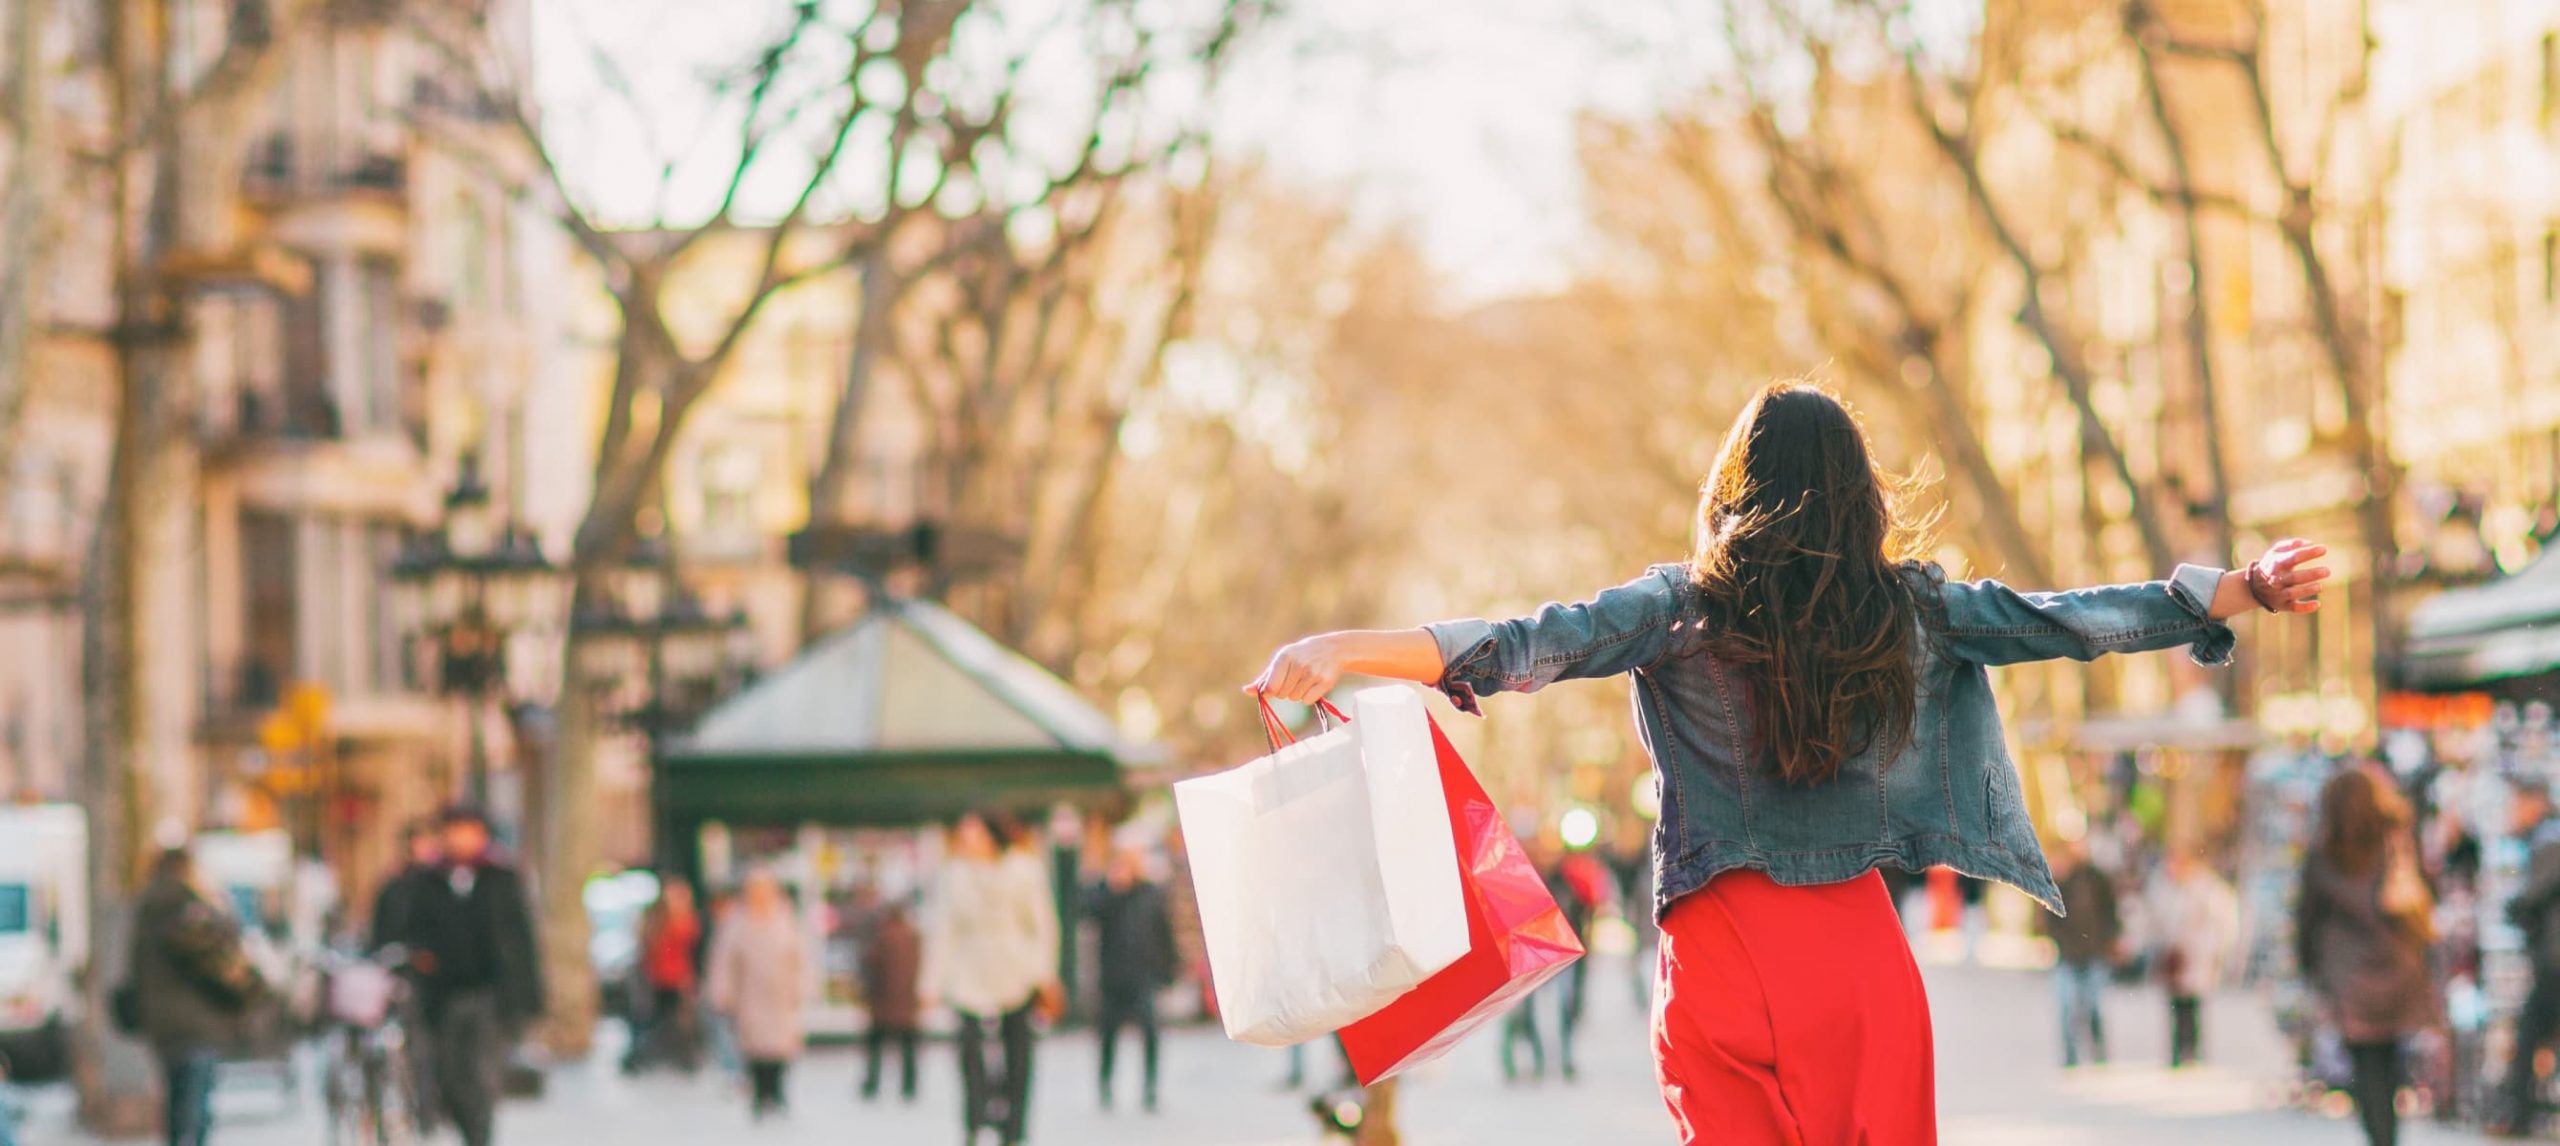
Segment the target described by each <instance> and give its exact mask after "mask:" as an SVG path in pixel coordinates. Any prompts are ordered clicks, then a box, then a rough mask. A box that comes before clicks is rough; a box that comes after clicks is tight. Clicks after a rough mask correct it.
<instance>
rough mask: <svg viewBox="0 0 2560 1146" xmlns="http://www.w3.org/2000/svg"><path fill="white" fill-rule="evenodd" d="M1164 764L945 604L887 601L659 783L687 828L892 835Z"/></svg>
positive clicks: (710, 716) (701, 734)
mask: <svg viewBox="0 0 2560 1146" xmlns="http://www.w3.org/2000/svg"><path fill="white" fill-rule="evenodd" d="M1155 759H1156V752H1155V751H1154V750H1153V748H1152V747H1151V746H1142V745H1133V744H1131V743H1129V742H1128V741H1126V740H1123V739H1122V738H1121V736H1120V731H1119V729H1118V727H1117V726H1115V725H1114V724H1113V723H1112V721H1111V719H1110V718H1109V717H1107V716H1104V715H1103V714H1102V713H1101V712H1100V711H1099V710H1097V709H1095V708H1094V707H1093V706H1092V705H1090V704H1087V703H1086V702H1085V701H1084V699H1083V698H1082V697H1080V696H1078V695H1076V692H1075V690H1074V689H1072V688H1069V687H1068V686H1067V684H1066V682H1064V681H1061V680H1059V679H1058V678H1057V677H1054V676H1051V675H1050V674H1049V672H1048V670H1046V669H1043V668H1041V667H1040V666H1039V665H1037V664H1034V663H1033V662H1032V661H1031V660H1030V658H1027V657H1025V656H1023V655H1022V654H1020V653H1017V652H1015V651H1013V650H1011V649H1009V648H1006V647H1005V646H1003V645H1001V644H998V643H997V642H996V641H995V639H994V638H992V637H989V636H988V635H986V634H985V633H983V632H980V631H979V630H978V629H977V627H975V626H973V625H971V624H969V623H968V622H967V621H964V620H961V619H960V618H959V617H958V616H956V615H954V614H953V613H951V612H950V611H949V610H947V609H944V608H942V607H941V606H939V605H935V604H932V603H929V602H924V601H907V600H896V599H884V600H882V601H880V602H879V603H878V604H876V605H875V606H874V607H873V608H872V609H871V610H870V611H869V612H867V613H865V614H864V615H863V617H862V619H861V620H859V621H857V622H855V623H854V624H853V625H852V626H851V627H850V628H847V629H844V630H842V631H840V632H837V633H835V634H833V635H831V636H828V637H827V638H826V639H824V640H822V641H820V642H818V643H817V644H815V645H812V646H811V647H810V648H809V649H808V650H807V651H805V652H803V653H802V654H801V655H800V656H799V658H798V659H796V660H794V661H792V662H791V663H790V664H788V665H785V666H783V667H782V668H781V669H779V670H777V671H775V672H773V673H771V674H768V675H767V676H765V677H764V678H763V679H761V680H758V681H757V682H756V683H754V684H752V685H750V686H748V687H747V688H745V689H743V690H741V691H739V692H738V693H737V694H736V695H734V696H731V697H730V698H728V699H727V700H725V701H722V702H721V703H720V704H719V705H717V706H716V707H714V708H713V709H712V710H711V711H710V712H708V713H706V714H704V716H703V718H702V720H701V722H700V723H699V724H697V725H696V726H695V727H694V731H693V732H692V734H691V735H689V736H686V737H683V738H681V739H679V740H677V741H676V742H675V743H674V744H672V745H671V746H670V747H669V748H668V749H667V750H666V752H665V754H664V755H663V756H662V757H661V759H660V762H659V773H658V775H659V782H660V783H661V784H664V785H665V786H666V791H665V793H664V800H665V804H664V807H665V811H666V814H667V815H668V816H670V817H672V818H674V819H677V820H680V821H692V822H696V823H700V822H706V821H719V822H724V823H731V824H802V823H823V824H841V825H855V826H860V825H883V826H890V825H903V824H918V823H925V822H929V821H933V820H938V819H943V818H947V817H950V816H953V815H956V814H958V813H959V812H961V811H963V810H965V809H968V808H971V807H978V806H982V805H987V804H997V805H1005V806H1013V807H1030V806H1036V805H1041V804H1047V803H1052V802H1055V801H1059V800H1072V799H1076V798H1078V797H1083V796H1094V795H1099V794H1103V793H1107V792H1113V791H1117V790H1119V788H1120V787H1121V783H1122V781H1121V770H1122V769H1123V768H1124V767H1137V766H1143V765H1146V764H1149V763H1153V762H1154V761H1155Z"/></svg>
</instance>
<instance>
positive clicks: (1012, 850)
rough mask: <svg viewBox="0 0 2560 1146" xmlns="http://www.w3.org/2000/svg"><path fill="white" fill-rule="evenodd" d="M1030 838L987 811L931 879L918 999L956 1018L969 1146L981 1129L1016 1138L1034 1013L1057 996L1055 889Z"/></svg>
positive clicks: (1024, 1119)
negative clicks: (946, 1006)
mask: <svg viewBox="0 0 2560 1146" xmlns="http://www.w3.org/2000/svg"><path fill="white" fill-rule="evenodd" d="M999 831H1001V832H1003V833H1004V837H1005V838H1004V839H1002V840H999V838H998V836H997V833H998V832H999ZM1027 835H1028V833H1026V832H1024V831H1023V830H1022V829H1021V828H1020V827H1019V826H1018V825H1016V824H1015V823H1014V822H1013V821H1011V820H1009V819H1006V818H1003V817H1000V816H996V815H994V814H992V813H976V812H973V813H969V814H966V815H963V816H961V817H960V819H959V820H958V822H956V823H955V824H953V825H952V828H951V850H950V853H949V854H948V855H947V856H945V857H944V859H943V863H942V870H941V871H939V872H938V873H936V874H935V877H934V894H933V905H932V913H931V915H930V916H929V917H928V920H927V926H926V930H925V942H924V983H923V989H924V997H925V999H926V1005H927V1007H928V1008H930V1007H931V1006H932V1005H933V1004H934V1003H935V1002H947V1003H949V1004H950V1005H951V1008H952V1009H953V1010H954V1011H956V1012H958V1014H959V1016H960V1033H959V1050H960V1081H961V1120H962V1121H961V1125H962V1127H963V1133H964V1134H965V1135H966V1138H965V1141H966V1142H969V1143H975V1142H976V1141H977V1138H978V1131H979V1130H981V1129H988V1130H993V1131H995V1134H996V1141H997V1142H998V1143H999V1144H1000V1146H1017V1144H1018V1143H1020V1142H1021V1141H1022V1140H1023V1136H1024V1134H1025V1133H1026V1132H1027V1129H1028V1126H1029V1122H1030V1115H1031V1110H1030V1106H1031V1049H1032V1029H1031V1020H1032V1012H1033V1011H1034V1010H1035V1009H1036V1008H1039V1007H1042V1006H1047V1007H1049V1008H1051V1009H1052V1010H1053V1011H1054V1009H1055V1008H1056V1007H1057V1005H1058V1002H1057V1001H1058V999H1059V997H1060V995H1061V988H1060V986H1059V983H1058V978H1057V958H1058V908H1057V902H1056V899H1055V895H1056V891H1055V889H1054V888H1053V887H1052V886H1051V885H1050V882H1049V872H1048V864H1047V863H1046V861H1045V859H1044V857H1042V856H1041V855H1040V853H1039V851H1038V849H1037V848H1036V847H1034V846H1031V844H1030V843H1029V842H1028V841H1027V840H1026V839H1025V837H1026V836H1027ZM991 1039H992V1041H993V1043H994V1046H993V1047H991V1046H990V1045H989V1044H990V1040H991ZM991 1049H992V1050H994V1051H995V1052H996V1053H995V1055H994V1060H993V1061H992V1062H990V1056H989V1051H990V1050H991Z"/></svg>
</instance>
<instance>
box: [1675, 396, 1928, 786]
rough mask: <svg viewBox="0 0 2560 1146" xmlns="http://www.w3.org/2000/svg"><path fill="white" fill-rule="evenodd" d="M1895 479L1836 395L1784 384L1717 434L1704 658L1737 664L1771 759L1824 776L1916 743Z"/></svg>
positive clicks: (1908, 584) (1909, 594)
mask: <svg viewBox="0 0 2560 1146" xmlns="http://www.w3.org/2000/svg"><path fill="white" fill-rule="evenodd" d="M1897 491H1898V486H1897V485H1896V483H1895V482H1894V481H1893V480H1892V479H1890V478H1889V477H1887V476H1886V475H1885V474H1884V473H1883V472H1882V471H1881V470H1879V469H1878V468H1877V467H1876V464H1875V460H1874V458H1873V457H1872V456H1871V455H1870V454H1869V452H1868V450H1867V438H1866V433H1865V432H1864V430H1862V429H1861V428H1860V426H1859V424H1858V419H1857V417H1856V415H1854V414H1852V413H1851V412H1850V411H1849V409H1848V407H1846V406H1844V405H1842V404H1841V403H1840V401H1839V399H1837V398H1834V397H1832V396H1831V395H1830V394H1827V393H1825V392H1823V391H1822V390H1819V389H1816V388H1814V387H1812V386H1808V385H1804V384H1800V383H1794V382H1780V383H1775V384H1773V385H1770V386H1768V387H1766V388H1764V389H1762V390H1761V391H1760V393H1759V394H1757V395H1756V396H1754V397H1753V398H1752V400H1751V404H1750V405H1749V406H1746V407H1744V409H1743V411H1742V415H1741V416H1740V417H1739V418H1736V419H1735V420H1734V423H1733V430H1732V432H1730V433H1728V434H1727V435H1726V436H1725V440H1724V448H1723V450H1722V451H1721V452H1719V453H1718V454H1717V456H1716V464H1715V469H1714V470H1713V471H1712V472H1711V473H1710V474H1709V475H1708V477H1707V483H1706V487H1705V489H1703V490H1702V491H1701V496H1700V498H1699V502H1698V549H1697V553H1696V554H1695V555H1694V556H1693V557H1691V558H1690V562H1689V574H1690V578H1691V579H1692V580H1693V581H1695V582H1696V584H1697V586H1698V588H1699V590H1700V592H1701V593H1702V595H1703V596H1704V598H1705V602H1706V608H1707V612H1708V615H1709V617H1710V618H1711V620H1710V623H1709V625H1708V631H1709V632H1711V633H1714V634H1715V636H1714V637H1712V638H1711V639H1710V640H1709V642H1708V648H1709V651H1711V652H1712V653H1713V654H1714V655H1716V656H1717V657H1718V658H1720V659H1722V660H1724V661H1725V662H1727V663H1729V664H1732V665H1735V666H1737V667H1738V668H1740V669H1741V670H1742V671H1743V674H1744V676H1745V678H1746V679H1747V680H1749V681H1750V683H1751V688H1750V689H1749V700H1748V703H1749V706H1750V709H1751V715H1752V718H1753V722H1754V726H1755V727H1756V728H1757V729H1758V730H1759V734H1760V740H1761V743H1762V745H1763V746H1764V747H1765V748H1766V750H1767V751H1768V753H1769V768H1770V770H1771V771H1772V772H1773V773H1775V774H1776V775H1777V776H1778V777H1779V778H1781V779H1783V780H1785V781H1786V782H1787V783H1790V784H1804V785H1811V784H1820V783H1822V782H1824V781H1826V780H1829V779H1830V778H1831V777H1832V776H1833V775H1834V774H1836V773H1838V772H1839V770H1840V764H1841V762H1842V761H1844V760H1847V759H1849V758H1850V757H1852V756H1856V755H1858V754H1860V753H1862V752H1866V751H1868V750H1869V749H1876V750H1877V751H1878V752H1879V754H1880V755H1881V756H1882V757H1884V758H1886V759H1890V758H1892V757H1893V756H1895V755H1898V754H1900V753H1901V751H1902V750H1903V749H1904V748H1905V747H1907V746H1909V744H1910V742H1911V724H1912V721H1913V719H1914V717H1915V713H1916V711H1917V709H1918V692H1919V669H1918V667H1917V665H1916V664H1915V663H1914V656H1913V654H1914V652H1915V648H1914V642H1916V641H1918V640H1919V639H1920V632H1919V622H1920V619H1921V617H1922V615H1923V614H1922V611H1921V610H1922V603H1921V602H1920V601H1919V600H1918V599H1917V595H1916V591H1915V586H1914V582H1913V580H1912V578H1911V577H1910V576H1909V575H1908V574H1907V573H1906V571H1905V569H1904V567H1903V566H1904V564H1905V562H1906V561H1907V560H1908V559H1909V558H1910V557H1911V556H1912V555H1913V551H1914V550H1916V548H1917V546H1918V537H1917V531H1916V529H1915V528H1912V527H1907V526H1906V525H1905V524H1903V523H1901V522H1899V521H1898V520H1897V518H1896V515H1895V514H1894V512H1893V501H1894V495H1895V493H1896V492H1897Z"/></svg>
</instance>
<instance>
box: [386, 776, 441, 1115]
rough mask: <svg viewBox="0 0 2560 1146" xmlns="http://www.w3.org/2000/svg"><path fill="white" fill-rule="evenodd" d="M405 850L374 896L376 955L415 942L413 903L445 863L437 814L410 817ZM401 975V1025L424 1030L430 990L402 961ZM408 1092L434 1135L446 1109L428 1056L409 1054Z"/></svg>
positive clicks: (414, 1112)
mask: <svg viewBox="0 0 2560 1146" xmlns="http://www.w3.org/2000/svg"><path fill="white" fill-rule="evenodd" d="M401 836H402V838H401V849H402V854H403V855H404V856H405V857H406V860H407V862H406V863H405V864H404V865H403V866H402V867H401V869H400V870H399V871H397V872H393V873H392V875H391V878H389V879H386V880H384V881H382V890H380V891H379V892H376V893H375V894H374V898H373V937H372V938H373V942H372V946H371V947H370V950H371V951H373V953H374V954H375V955H376V956H377V957H380V956H383V955H384V954H385V953H386V952H388V953H392V954H398V953H400V952H403V951H405V950H407V949H408V948H409V947H410V946H411V945H412V943H411V939H410V929H411V927H412V917H413V916H414V914H415V905H416V903H417V902H418V897H419V896H420V895H421V894H423V892H422V890H421V889H422V888H423V887H424V886H425V885H426V884H427V883H428V882H430V881H432V880H435V879H437V878H438V874H437V869H438V866H439V865H440V864H442V863H443V862H444V841H443V838H442V837H441V836H440V835H439V834H438V833H437V830H436V822H435V820H434V819H433V818H429V817H421V818H419V819H416V820H412V821H410V822H409V825H408V827H407V828H406V829H405V830H404V831H403V832H402V833H401ZM401 976H402V978H403V979H405V980H407V982H408V984H409V989H408V990H406V991H403V992H401V993H400V1026H401V1029H403V1030H407V1031H420V1030H425V1029H426V1024H427V1019H426V1012H425V1010H424V1008H425V1006H426V1002H425V1000H426V993H425V992H424V991H422V990H420V989H419V982H418V976H417V974H416V972H415V970H414V969H413V968H410V967H408V966H407V965H406V963H405V961H403V965H402V967H401ZM407 1061H408V1064H409V1075H410V1081H409V1088H410V1089H409V1092H410V1095H411V1096H412V1097H411V1105H412V1106H413V1107H414V1109H413V1110H412V1111H411V1117H412V1118H413V1119H415V1120H416V1122H417V1125H418V1133H419V1134H420V1135H421V1136H432V1135H433V1134H434V1133H435V1132H436V1131H437V1130H438V1129H439V1124H438V1121H437V1114H438V1112H439V1111H440V1110H441V1109H442V1107H441V1105H440V1104H439V1103H438V1102H436V1100H435V1098H434V1095H435V1085H436V1072H435V1063H434V1062H432V1061H431V1060H429V1059H428V1057H427V1056H425V1055H411V1056H409V1058H408V1060H407Z"/></svg>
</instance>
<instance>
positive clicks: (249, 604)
mask: <svg viewBox="0 0 2560 1146" xmlns="http://www.w3.org/2000/svg"><path fill="white" fill-rule="evenodd" d="M295 551H296V546H295V545H294V522H293V519H292V518H290V517H286V516H284V515H283V514H278V513H263V512H259V511H256V510H250V511H247V512H244V513H242V514H241V515H240V591H241V597H242V600H241V618H240V631H241V635H242V640H241V651H240V664H239V669H238V676H237V677H236V679H235V680H234V681H233V682H232V696H231V699H232V703H233V704H234V705H236V706H239V707H244V708H269V707H273V706H274V705H275V703H276V700H277V698H278V697H280V696H282V695H284V686H285V682H286V681H288V680H290V679H292V678H293V676H294V670H295V667H296V665H295V660H296V652H295V650H296V646H297V645H298V644H299V643H300V641H301V630H300V626H299V624H298V620H299V618H298V615H297V608H298V606H297V599H298V598H299V597H300V596H301V592H300V580H301V578H300V577H299V576H298V575H297V570H296V569H295V562H296V556H297V555H296V552H295Z"/></svg>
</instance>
